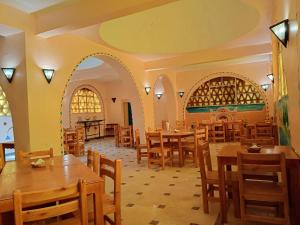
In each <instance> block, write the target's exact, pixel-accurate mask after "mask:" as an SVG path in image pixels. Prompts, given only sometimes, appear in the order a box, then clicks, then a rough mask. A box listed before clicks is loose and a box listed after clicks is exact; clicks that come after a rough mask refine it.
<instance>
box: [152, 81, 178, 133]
mask: <svg viewBox="0 0 300 225" xmlns="http://www.w3.org/2000/svg"><path fill="white" fill-rule="evenodd" d="M157 94H162V95H161V97H160V98H159V97H158V96H157ZM153 98H154V99H153V104H154V122H155V127H161V126H162V123H161V122H162V121H163V120H165V121H169V123H170V125H171V127H175V121H176V118H177V107H176V104H177V103H176V98H175V95H174V89H173V86H172V83H171V82H170V80H169V78H168V77H166V76H164V75H161V76H159V77H158V78H157V80H156V82H155V85H154V96H153Z"/></svg>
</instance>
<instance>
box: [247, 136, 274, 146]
mask: <svg viewBox="0 0 300 225" xmlns="http://www.w3.org/2000/svg"><path fill="white" fill-rule="evenodd" d="M253 144H256V145H260V146H262V147H268V146H274V145H275V142H274V138H273V137H265V138H253V139H252V138H241V145H246V146H251V145H253Z"/></svg>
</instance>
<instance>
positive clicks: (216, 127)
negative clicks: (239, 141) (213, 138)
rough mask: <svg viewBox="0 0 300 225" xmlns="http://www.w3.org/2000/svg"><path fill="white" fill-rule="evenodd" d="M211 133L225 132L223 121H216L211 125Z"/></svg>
mask: <svg viewBox="0 0 300 225" xmlns="http://www.w3.org/2000/svg"><path fill="white" fill-rule="evenodd" d="M213 131H225V126H224V122H223V121H216V122H214V123H213Z"/></svg>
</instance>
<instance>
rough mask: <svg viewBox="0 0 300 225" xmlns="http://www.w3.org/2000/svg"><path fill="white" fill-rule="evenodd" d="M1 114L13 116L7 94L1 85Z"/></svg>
mask: <svg viewBox="0 0 300 225" xmlns="http://www.w3.org/2000/svg"><path fill="white" fill-rule="evenodd" d="M0 116H11V113H10V109H9V105H8V101H7V99H6V95H5V93H4V91H3V90H2V88H1V87H0Z"/></svg>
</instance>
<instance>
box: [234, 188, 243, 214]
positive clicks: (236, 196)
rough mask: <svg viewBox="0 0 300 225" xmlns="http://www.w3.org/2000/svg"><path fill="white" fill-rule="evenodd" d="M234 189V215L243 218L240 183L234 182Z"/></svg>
mask: <svg viewBox="0 0 300 225" xmlns="http://www.w3.org/2000/svg"><path fill="white" fill-rule="evenodd" d="M232 191H233V193H232V200H233V207H234V215H235V217H237V218H241V209H240V193H239V185H238V184H233V185H232Z"/></svg>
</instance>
